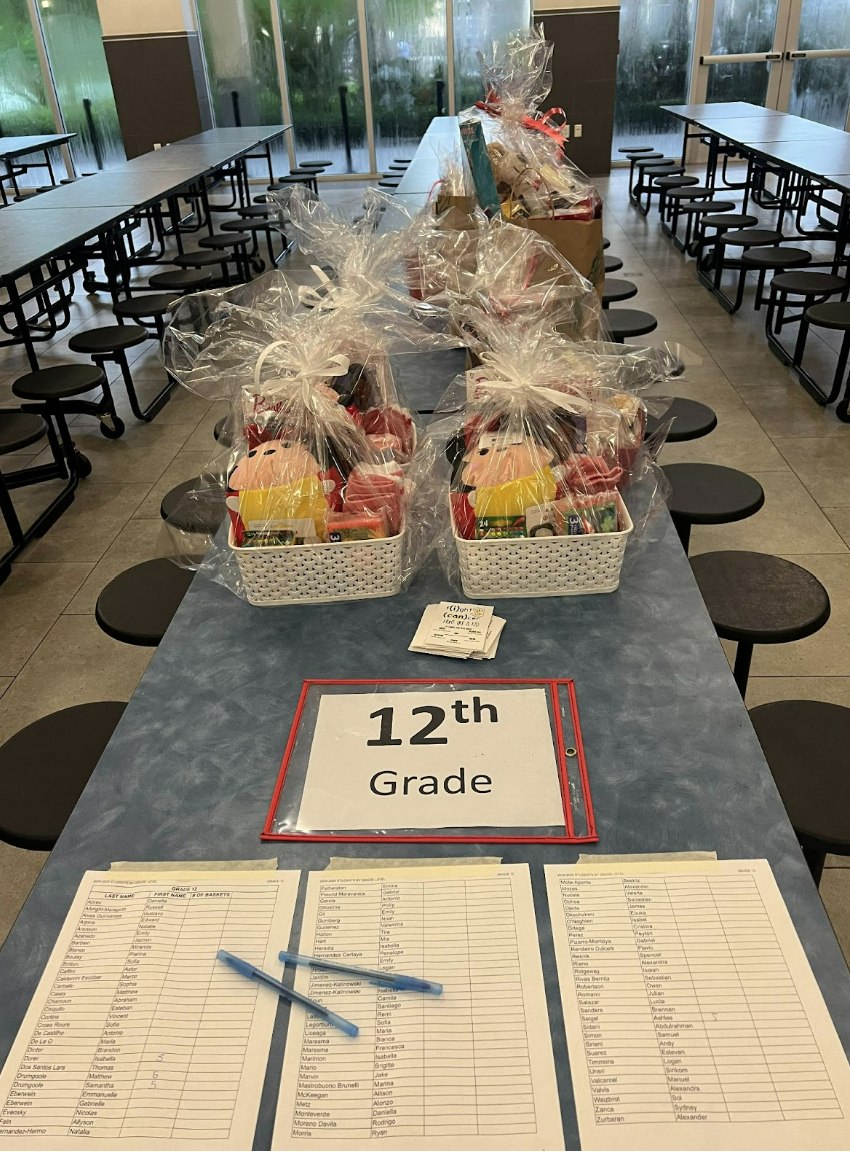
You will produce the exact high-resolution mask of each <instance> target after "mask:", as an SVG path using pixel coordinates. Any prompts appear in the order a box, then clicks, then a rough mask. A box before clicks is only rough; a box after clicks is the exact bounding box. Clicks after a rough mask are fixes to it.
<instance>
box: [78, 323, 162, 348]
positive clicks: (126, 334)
mask: <svg viewBox="0 0 850 1152" xmlns="http://www.w3.org/2000/svg"><path fill="white" fill-rule="evenodd" d="M147 339H148V333H147V330H146V329H145V328H140V327H139V325H138V324H106V325H105V326H104V327H102V328H89V329H88V330H87V331H86V332H78V333H77V334H76V336H72V337H71V339H70V340H69V341H68V347H69V348H70V349H71V351H72V352H84V353H86V354H87V355H94V356H97V355H99V354H100V353H103V352H121V351H123V350H124V349H125V348H134V347H135V346H136V345H137V344H143V343H144V342H145V340H147Z"/></svg>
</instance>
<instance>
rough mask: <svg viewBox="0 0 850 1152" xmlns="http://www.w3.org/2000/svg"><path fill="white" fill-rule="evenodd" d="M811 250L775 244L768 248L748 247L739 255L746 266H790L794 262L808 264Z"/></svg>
mask: <svg viewBox="0 0 850 1152" xmlns="http://www.w3.org/2000/svg"><path fill="white" fill-rule="evenodd" d="M811 259H812V254H811V252H807V251H806V249H805V248H785V247H783V246H782V245H776V246H773V247H768V248H761V247H759V248H748V249H747V251H746V252H745V253H744V254H743V256H742V257H741V263H742V264H745V265H746V266H747V267H748V268H792V267H794V265H796V264H808V263H809V262H810V261H811Z"/></svg>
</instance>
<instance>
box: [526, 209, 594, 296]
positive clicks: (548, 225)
mask: <svg viewBox="0 0 850 1152" xmlns="http://www.w3.org/2000/svg"><path fill="white" fill-rule="evenodd" d="M511 223H512V224H517V225H518V226H519V227H520V228H531V229H533V230H534V231H535V232H536V233H537V235H538V236H542V237H543V239H544V240H548V241H549V243H550V244H551V245H552V246H553V248H557V250H558V251H559V252H560V253H561V255H562V256H564V257H566V259H567V260H569V262H570V264H572V266H573V268H575V270H576V271H577V272H580V273H581V275H582V276H584V277H585V278H586V279H587V280H589V281H590V283H591V284H592V285H593V287H594V288H595V289H596V291H597V293H598V294H599V299H600V300H601V299H602V290H603V288H604V287H605V253H604V252H603V250H602V218H601V217H599V218H598V219H596V220H570V219H561V220H559V219H556V218H554V217H550V216H541V217H535V218H534V219H531V220H528V219H523V218H519V219H516V220H512V221H511Z"/></svg>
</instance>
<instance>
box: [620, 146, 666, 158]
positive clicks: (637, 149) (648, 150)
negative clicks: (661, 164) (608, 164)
mask: <svg viewBox="0 0 850 1152" xmlns="http://www.w3.org/2000/svg"><path fill="white" fill-rule="evenodd" d="M617 151H618V152H652V154H653V155H654V156H660V155H661V153H660V152H656V151H655V149H654V148H652V147H649V148H647V147H646V146H645V145H643V144H642V145H641V146H640V147H639V148H638V147H637V146H635V147H632V148H618V149H617Z"/></svg>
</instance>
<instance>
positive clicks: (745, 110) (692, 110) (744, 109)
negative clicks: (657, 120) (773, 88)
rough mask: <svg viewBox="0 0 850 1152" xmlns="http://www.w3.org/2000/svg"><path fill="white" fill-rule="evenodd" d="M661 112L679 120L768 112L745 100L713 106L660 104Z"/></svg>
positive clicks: (730, 101) (753, 114) (752, 114)
mask: <svg viewBox="0 0 850 1152" xmlns="http://www.w3.org/2000/svg"><path fill="white" fill-rule="evenodd" d="M661 108H662V111H664V112H669V113H671V115H673V116H677V117H678V118H679V119H680V120H696V119H697V118H698V117H701V116H725V117H727V118H729V117H732V116H755V115H757V114H758V113H759V112H768V111H769V109H767V108H762V107H761V106H760V105H758V104H749V103H747V101H746V100H729V101H727V102H725V103H715V104H662V105H661Z"/></svg>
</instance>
